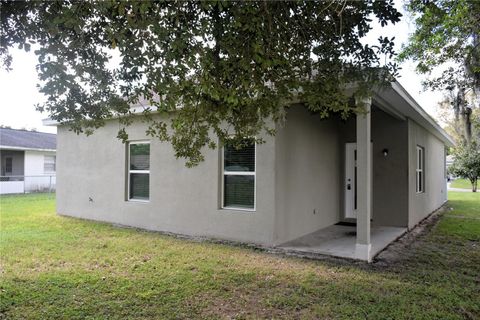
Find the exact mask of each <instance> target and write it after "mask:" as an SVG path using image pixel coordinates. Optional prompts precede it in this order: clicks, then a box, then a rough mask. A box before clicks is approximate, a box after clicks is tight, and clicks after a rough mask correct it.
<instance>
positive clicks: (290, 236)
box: [57, 83, 453, 261]
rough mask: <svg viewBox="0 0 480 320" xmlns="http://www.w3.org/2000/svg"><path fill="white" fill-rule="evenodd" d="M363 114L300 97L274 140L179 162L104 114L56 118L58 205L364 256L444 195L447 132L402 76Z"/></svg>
mask: <svg viewBox="0 0 480 320" xmlns="http://www.w3.org/2000/svg"><path fill="white" fill-rule="evenodd" d="M363 102H365V103H366V107H367V110H368V111H369V112H368V113H367V114H363V115H357V116H353V117H351V118H350V119H348V120H346V121H343V120H341V119H340V118H339V117H336V116H333V117H331V118H330V119H327V120H322V119H321V118H320V117H319V116H318V115H314V114H312V113H311V112H309V111H307V110H306V109H305V108H304V107H303V106H302V105H301V104H298V105H295V106H292V107H291V108H289V109H288V110H287V117H286V122H285V123H284V124H283V125H278V126H277V129H278V132H277V134H276V136H275V137H270V136H267V137H265V139H266V143H264V144H260V145H254V144H251V145H249V146H247V147H245V148H244V149H242V150H235V149H234V148H232V147H230V146H228V145H227V146H225V147H224V148H221V149H220V150H207V149H205V151H204V152H205V161H204V162H203V163H201V164H200V165H199V166H197V167H195V168H186V167H185V165H184V161H182V160H178V159H176V158H175V156H174V153H173V150H172V147H171V145H169V144H168V143H162V142H160V141H158V140H157V139H152V138H150V137H148V136H146V135H145V129H146V127H145V124H144V123H142V122H141V121H137V122H135V123H134V124H132V125H131V126H130V127H128V128H127V131H128V134H129V138H130V141H129V143H127V144H123V143H122V142H121V141H119V140H118V139H117V138H116V136H117V131H118V124H117V122H116V121H115V120H112V121H107V123H106V125H105V127H103V128H100V129H98V130H97V131H96V132H95V134H93V135H92V136H89V137H87V136H84V135H77V134H75V133H73V132H71V131H69V129H68V128H67V127H65V126H61V125H60V126H58V175H57V183H58V187H57V211H58V213H59V214H61V215H67V216H74V217H80V218H85V219H92V220H100V221H108V222H112V223H116V224H121V225H127V226H133V227H138V228H144V229H149V230H157V231H165V232H172V233H176V234H184V235H190V236H201V237H208V238H217V239H226V240H233V241H239V242H248V243H255V244H258V245H262V246H267V247H277V248H281V249H283V250H291V251H295V252H302V253H307V254H308V253H313V254H330V255H334V256H341V257H348V258H355V259H361V260H367V261H371V259H372V257H373V256H374V255H375V254H376V253H378V252H379V251H380V250H382V249H383V248H384V247H385V246H387V245H388V244H389V243H390V242H391V241H393V240H395V239H396V238H398V237H399V236H400V235H402V234H403V233H404V232H406V231H407V230H408V229H409V228H412V227H414V226H415V225H416V224H418V223H419V222H420V221H421V220H422V219H424V218H425V217H427V216H428V215H429V214H430V213H432V212H433V211H435V210H436V209H438V208H439V207H441V206H442V204H443V203H444V202H445V201H446V200H447V188H446V177H445V146H449V145H453V142H452V140H451V138H450V137H449V136H448V135H447V134H446V133H445V132H444V131H443V130H442V129H441V128H440V127H439V125H438V124H437V123H436V122H435V121H434V120H433V119H432V118H431V117H430V116H428V115H427V113H426V112H425V111H424V110H423V109H422V108H421V107H420V106H419V105H418V104H417V103H416V102H415V101H414V100H413V98H412V97H411V96H410V95H409V94H408V93H407V92H406V91H405V89H403V88H402V87H401V86H400V85H399V84H398V83H393V84H392V88H389V89H385V90H382V91H379V92H377V93H376V94H375V95H374V96H373V97H372V98H371V99H368V100H365V101H363Z"/></svg>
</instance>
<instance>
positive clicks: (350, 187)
mask: <svg viewBox="0 0 480 320" xmlns="http://www.w3.org/2000/svg"><path fill="white" fill-rule="evenodd" d="M344 188H345V218H353V219H355V218H357V144H356V143H346V144H345V183H344Z"/></svg>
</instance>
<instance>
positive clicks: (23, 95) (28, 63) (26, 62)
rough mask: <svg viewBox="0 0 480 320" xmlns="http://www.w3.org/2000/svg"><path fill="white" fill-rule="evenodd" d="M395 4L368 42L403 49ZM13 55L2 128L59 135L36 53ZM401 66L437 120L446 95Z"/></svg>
mask: <svg viewBox="0 0 480 320" xmlns="http://www.w3.org/2000/svg"><path fill="white" fill-rule="evenodd" d="M395 5H396V7H397V9H398V10H400V11H401V12H402V14H403V15H404V16H403V17H402V20H401V22H399V23H397V24H395V25H388V26H386V27H383V28H382V27H380V25H379V24H378V23H374V24H373V30H372V31H370V33H369V34H368V36H367V37H366V41H367V42H370V41H375V40H376V39H377V38H378V37H379V36H384V37H385V36H387V37H395V46H396V49H397V50H399V49H400V48H401V45H402V44H403V43H405V42H406V41H407V39H408V35H409V34H410V33H412V32H413V31H414V25H413V23H412V22H411V20H410V18H409V17H408V16H407V14H405V12H404V10H403V8H402V6H403V2H402V1H398V0H397V1H396V2H395ZM12 53H13V64H12V67H13V71H10V72H7V71H5V70H4V69H3V68H0V97H1V100H0V125H6V126H10V127H12V128H15V129H22V128H25V129H29V130H31V129H35V130H37V131H41V132H51V133H55V132H56V128H55V127H49V126H43V125H42V119H45V118H47V117H48V114H45V113H43V114H42V113H40V112H38V111H36V110H35V105H36V104H37V103H39V102H41V101H43V100H44V99H45V97H44V96H43V95H42V94H41V93H39V92H38V90H37V87H36V85H37V73H36V69H35V66H36V64H37V60H36V57H35V54H34V53H33V52H29V53H26V52H24V51H23V50H18V49H14V50H12ZM401 67H402V70H400V72H399V73H400V77H399V78H398V79H397V80H398V81H399V82H400V84H401V85H402V86H403V87H404V88H405V89H406V90H407V91H408V92H409V93H410V94H411V95H412V96H413V98H414V99H415V100H416V101H417V102H418V103H419V104H420V105H421V106H422V107H423V108H424V109H425V110H426V111H427V112H428V113H429V114H430V115H432V116H433V117H434V118H435V117H436V107H437V104H438V102H439V101H440V100H441V98H442V93H441V92H431V91H422V85H421V81H422V79H424V77H423V76H420V75H417V74H416V73H415V70H414V64H413V63H412V62H407V63H404V64H402V65H401Z"/></svg>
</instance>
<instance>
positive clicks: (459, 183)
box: [450, 179, 472, 190]
mask: <svg viewBox="0 0 480 320" xmlns="http://www.w3.org/2000/svg"><path fill="white" fill-rule="evenodd" d="M450 187H452V188H459V189H469V190H472V183H471V182H470V181H469V180H467V179H455V180H453V181H452V183H451V184H450Z"/></svg>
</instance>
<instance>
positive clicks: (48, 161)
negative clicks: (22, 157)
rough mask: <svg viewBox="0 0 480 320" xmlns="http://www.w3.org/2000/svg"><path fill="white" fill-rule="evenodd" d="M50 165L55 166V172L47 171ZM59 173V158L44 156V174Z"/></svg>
mask: <svg viewBox="0 0 480 320" xmlns="http://www.w3.org/2000/svg"><path fill="white" fill-rule="evenodd" d="M48 165H53V170H49V169H47V166H48ZM56 171H57V157H56V156H54V155H44V156H43V173H55V172H56Z"/></svg>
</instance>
